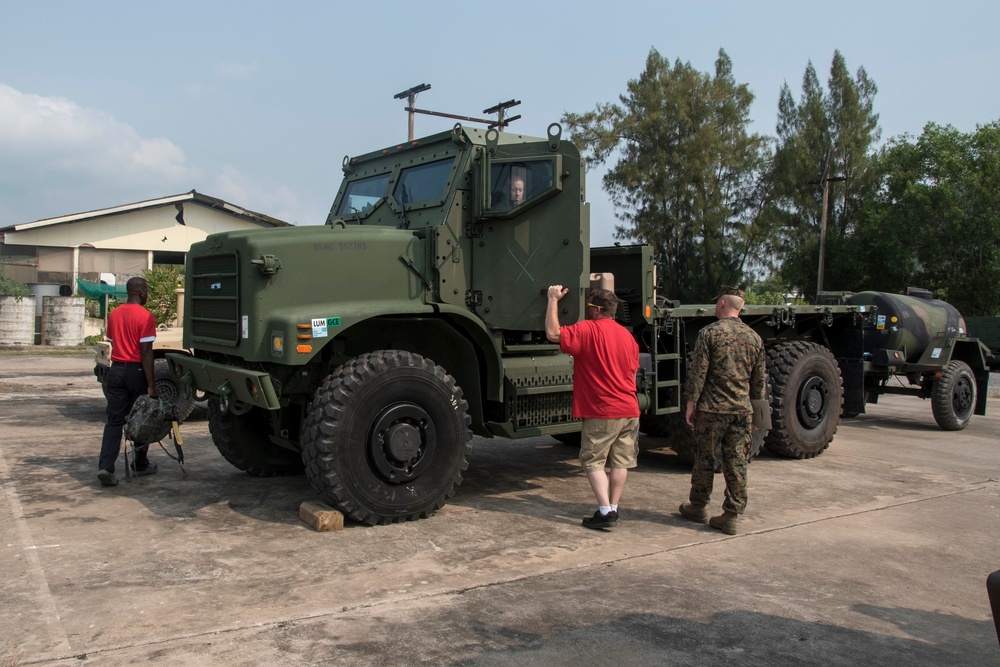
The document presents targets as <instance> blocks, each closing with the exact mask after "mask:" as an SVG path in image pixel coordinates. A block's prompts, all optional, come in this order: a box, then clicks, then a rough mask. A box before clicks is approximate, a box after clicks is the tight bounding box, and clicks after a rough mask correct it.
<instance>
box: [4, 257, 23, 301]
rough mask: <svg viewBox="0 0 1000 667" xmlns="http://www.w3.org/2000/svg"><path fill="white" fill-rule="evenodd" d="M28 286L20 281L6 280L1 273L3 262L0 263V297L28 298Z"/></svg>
mask: <svg viewBox="0 0 1000 667" xmlns="http://www.w3.org/2000/svg"><path fill="white" fill-rule="evenodd" d="M29 294H30V292H29V291H28V286H27V285H25V284H24V283H22V282H21V281H20V280H14V279H13V278H8V277H7V276H6V275H4V272H3V262H0V296H17V297H24V296H28V295H29Z"/></svg>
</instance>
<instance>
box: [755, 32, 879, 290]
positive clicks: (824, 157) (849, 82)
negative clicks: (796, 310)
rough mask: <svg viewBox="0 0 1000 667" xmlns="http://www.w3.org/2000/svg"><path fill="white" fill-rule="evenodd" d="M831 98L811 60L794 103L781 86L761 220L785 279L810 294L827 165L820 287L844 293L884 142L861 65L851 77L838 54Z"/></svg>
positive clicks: (833, 67) (872, 94)
mask: <svg viewBox="0 0 1000 667" xmlns="http://www.w3.org/2000/svg"><path fill="white" fill-rule="evenodd" d="M827 89H828V92H824V90H823V87H822V86H821V85H820V82H819V78H818V77H817V76H816V70H815V69H814V68H813V65H812V62H810V63H809V64H808V65H807V67H806V71H805V74H804V76H803V79H802V96H801V98H800V100H799V102H798V103H797V104H796V102H795V100H794V99H793V97H792V93H791V90H790V88H789V87H788V84H787V83H786V84H785V85H784V86H783V87H782V89H781V93H780V95H779V99H778V122H777V147H776V149H775V154H774V159H773V161H772V164H771V169H770V172H769V177H768V181H769V185H770V193H771V197H772V198H771V200H770V201H769V204H768V206H767V208H766V210H765V211H764V213H763V214H762V216H761V227H762V229H763V228H766V229H767V230H768V232H769V233H768V238H769V240H770V243H771V247H770V251H771V252H772V253H773V254H774V255H775V256H777V257H779V258H781V259H782V260H783V265H782V268H781V273H782V276H783V277H784V278H785V280H787V282H788V283H790V284H792V285H795V286H796V287H798V288H800V289H802V290H803V291H804V292H805V293H806V294H809V295H812V294H813V293H814V292H815V291H816V289H815V286H816V276H817V270H818V267H819V240H820V229H821V221H822V212H823V185H822V183H821V182H820V181H821V178H822V175H823V172H824V167H825V166H826V165H827V162H828V161H829V170H828V176H830V177H834V176H835V177H842V178H843V179H844V181H843V182H836V183H831V184H830V189H829V197H828V201H827V237H826V238H827V241H826V243H827V247H826V252H825V255H826V262H825V279H824V285H823V287H824V289H846V285H845V283H846V282H847V281H849V280H850V279H851V277H852V276H853V275H855V272H856V266H855V264H854V262H853V261H852V259H853V258H852V257H851V256H850V255H849V254H846V253H845V252H843V250H844V248H845V247H846V245H847V244H849V239H850V237H851V235H852V234H853V233H854V231H855V229H856V228H857V225H858V221H859V219H860V217H861V215H862V211H863V209H864V206H865V203H866V202H867V201H869V200H870V199H871V197H872V195H873V193H874V192H875V190H876V188H877V185H878V171H877V169H876V168H875V165H874V157H875V145H876V144H877V142H878V140H879V138H880V137H881V130H880V129H879V126H878V114H876V113H875V111H874V99H875V94H876V92H877V91H878V89H877V87H876V86H875V82H874V81H872V80H871V79H870V78H869V77H868V74H867V73H866V72H865V70H864V68H863V67H860V68H858V71H857V74H856V75H855V77H854V78H851V76H850V73H849V71H848V69H847V63H846V61H845V60H844V57H843V56H842V55H841V54H840V52H839V51H835V52H834V54H833V62H832V64H831V66H830V78H829V80H828V82H827Z"/></svg>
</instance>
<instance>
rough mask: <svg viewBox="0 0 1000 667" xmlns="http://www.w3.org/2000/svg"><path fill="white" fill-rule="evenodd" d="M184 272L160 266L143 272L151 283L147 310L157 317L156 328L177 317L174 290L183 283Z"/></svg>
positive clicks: (168, 266)
mask: <svg viewBox="0 0 1000 667" xmlns="http://www.w3.org/2000/svg"><path fill="white" fill-rule="evenodd" d="M182 271H183V269H182V268H181V267H179V266H173V265H164V264H158V265H156V266H154V267H153V268H151V269H146V270H144V271H143V272H142V277H143V278H145V279H146V282H147V283H149V299H148V300H147V301H146V308H147V309H148V310H149V312H151V313H153V315H154V316H155V317H156V326H160V325H161V324H166V323H167V322H171V321H173V319H174V318H175V317H177V292H175V291H174V290H176V289H177V288H178V287H179V286H180V285H181V284H182V283H183V280H184V279H183V273H182Z"/></svg>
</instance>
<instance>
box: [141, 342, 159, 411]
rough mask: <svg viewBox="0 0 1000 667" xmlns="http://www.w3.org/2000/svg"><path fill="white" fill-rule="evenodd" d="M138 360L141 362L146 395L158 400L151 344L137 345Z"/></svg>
mask: <svg viewBox="0 0 1000 667" xmlns="http://www.w3.org/2000/svg"><path fill="white" fill-rule="evenodd" d="M139 358H140V359H141V360H142V372H143V374H144V375H145V376H146V395H147V396H149V397H150V398H159V397H160V395H159V394H157V393H156V380H155V378H154V377H153V343H151V342H150V343H139Z"/></svg>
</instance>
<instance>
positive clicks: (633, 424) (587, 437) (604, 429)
mask: <svg viewBox="0 0 1000 667" xmlns="http://www.w3.org/2000/svg"><path fill="white" fill-rule="evenodd" d="M638 455H639V418H638V417H631V418H629V419H584V420H583V426H582V427H581V429H580V465H582V466H583V467H584V469H585V470H587V471H590V470H604V468H605V467H608V468H634V467H636V466H637V465H638V461H637V460H636V459H637V457H638Z"/></svg>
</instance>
